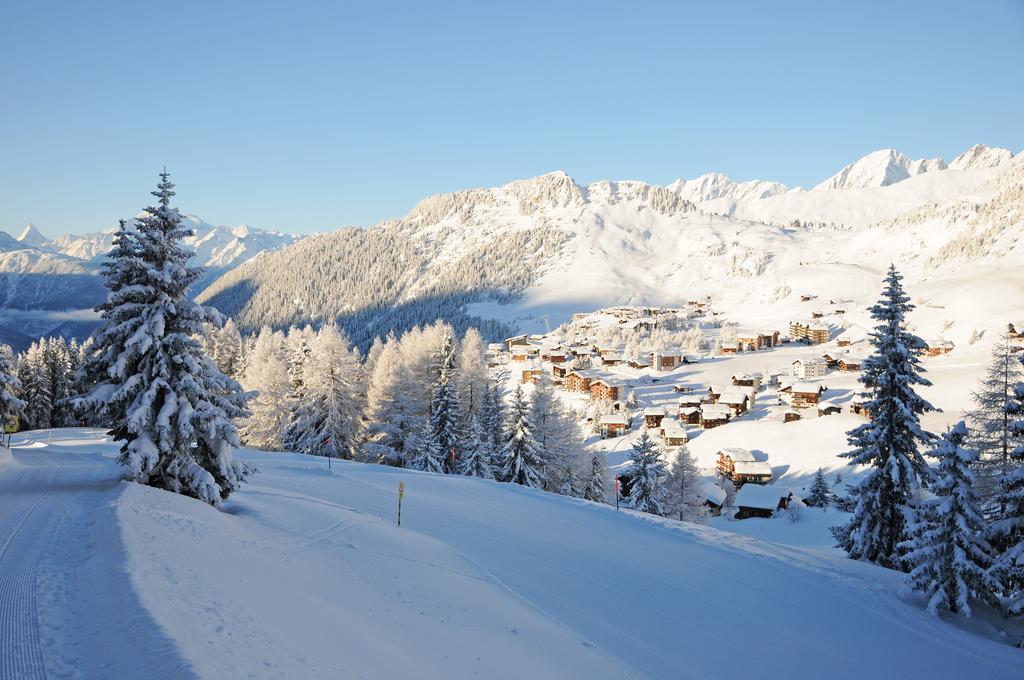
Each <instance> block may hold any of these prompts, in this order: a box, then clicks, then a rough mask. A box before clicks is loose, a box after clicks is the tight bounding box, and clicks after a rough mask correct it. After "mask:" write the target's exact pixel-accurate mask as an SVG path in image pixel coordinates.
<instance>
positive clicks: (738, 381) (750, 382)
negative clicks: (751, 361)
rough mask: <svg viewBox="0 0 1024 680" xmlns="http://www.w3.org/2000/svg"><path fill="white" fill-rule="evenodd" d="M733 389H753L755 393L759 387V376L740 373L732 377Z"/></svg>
mask: <svg viewBox="0 0 1024 680" xmlns="http://www.w3.org/2000/svg"><path fill="white" fill-rule="evenodd" d="M732 384H733V386H734V387H753V388H754V391H755V392H756V391H757V390H758V389H760V387H761V376H760V375H758V374H756V373H740V374H739V375H734V376H732Z"/></svg>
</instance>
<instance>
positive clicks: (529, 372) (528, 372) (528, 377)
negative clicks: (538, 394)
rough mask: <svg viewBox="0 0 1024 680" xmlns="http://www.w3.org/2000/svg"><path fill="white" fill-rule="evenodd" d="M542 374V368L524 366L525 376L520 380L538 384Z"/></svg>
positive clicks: (524, 382)
mask: <svg viewBox="0 0 1024 680" xmlns="http://www.w3.org/2000/svg"><path fill="white" fill-rule="evenodd" d="M540 374H541V369H539V368H524V369H523V377H522V380H521V381H520V382H522V383H523V384H524V385H525V384H526V383H533V384H534V385H536V384H537V380H538V379H539V378H540Z"/></svg>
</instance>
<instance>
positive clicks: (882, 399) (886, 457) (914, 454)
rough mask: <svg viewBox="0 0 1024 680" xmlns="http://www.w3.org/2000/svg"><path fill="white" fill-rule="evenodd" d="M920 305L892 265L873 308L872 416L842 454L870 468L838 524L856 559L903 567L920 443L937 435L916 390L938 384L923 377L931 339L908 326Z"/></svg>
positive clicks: (921, 465) (921, 467) (866, 378)
mask: <svg viewBox="0 0 1024 680" xmlns="http://www.w3.org/2000/svg"><path fill="white" fill-rule="evenodd" d="M913 309H914V306H913V305H912V304H911V303H910V298H909V297H908V296H907V295H906V294H905V293H904V292H903V284H902V276H900V274H899V272H897V271H896V268H895V267H894V266H891V267H890V268H889V272H888V274H887V275H886V277H885V289H884V291H883V293H882V297H881V299H880V300H879V301H878V302H877V303H876V304H875V305H874V306H872V307H871V309H870V312H871V316H872V318H873V319H875V321H877V322H878V325H877V326H875V328H874V330H873V331H872V333H871V336H870V337H871V342H872V345H873V346H874V348H875V352H874V354H872V355H871V356H870V357H868V358H867V359H865V360H864V362H863V364H862V367H863V373H862V375H861V376H860V381H861V382H862V383H863V384H864V385H865V386H866V387H867V388H868V389H869V390H870V391H871V397H872V398H871V400H870V401H869V402H867V404H866V405H865V407H866V408H867V411H868V413H870V414H871V421H870V422H869V423H865V424H863V425H860V426H858V427H856V428H854V429H853V430H851V431H850V432H849V433H847V438H848V441H849V443H850V445H851V446H853V447H854V448H853V450H852V451H850V452H848V453H844V454H841V455H842V456H843V457H846V458H849V459H850V462H851V464H855V465H866V466H870V470H869V471H868V473H867V474H866V475H865V476H864V478H863V479H862V480H861V482H860V484H859V485H858V486H857V493H856V501H857V503H856V507H855V508H854V511H853V517H852V518H851V519H850V521H849V522H848V523H847V524H846V525H844V526H840V527H836V528H834V529H833V533H834V534H835V537H836V539H837V542H838V545H839V547H841V548H843V549H844V550H845V551H846V552H847V553H848V554H849V555H850V557H852V558H853V559H858V560H860V559H863V560H867V561H869V562H875V563H877V564H879V565H881V566H883V567H889V568H892V569H899V568H901V567H903V564H904V563H903V560H902V559H901V558H902V551H901V549H900V547H899V546H900V545H901V544H902V543H903V542H904V541H905V540H906V539H907V538H908V535H907V516H908V514H909V513H910V501H911V500H912V498H913V497H914V495H915V494H916V492H917V490H918V489H919V488H920V486H921V484H922V480H924V479H925V478H926V475H927V464H926V463H925V461H924V458H923V457H922V456H921V453H920V451H919V449H918V444H919V443H928V442H930V441H931V436H930V435H929V434H928V433H926V432H925V431H924V430H923V429H921V425H920V422H919V416H920V414H921V413H924V412H926V411H932V410H934V409H933V407H932V406H931V404H929V403H928V402H927V401H925V400H924V399H922V398H921V397H920V396H919V395H918V394H917V393H916V392H915V391H914V387H915V386H917V385H930V384H931V383H930V382H928V380H926V379H925V378H924V377H922V375H921V364H920V360H919V359H918V354H919V352H920V351H921V350H922V349H923V348H924V347H925V343H924V341H922V340H921V339H920V338H919V337H917V336H916V335H913V334H911V333H910V332H909V331H907V330H906V329H905V327H904V322H905V319H906V315H907V313H908V312H910V311H911V310H913Z"/></svg>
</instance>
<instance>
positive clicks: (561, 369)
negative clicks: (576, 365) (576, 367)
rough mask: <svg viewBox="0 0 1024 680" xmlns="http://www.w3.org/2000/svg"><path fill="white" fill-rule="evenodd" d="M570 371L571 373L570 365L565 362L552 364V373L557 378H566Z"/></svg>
mask: <svg viewBox="0 0 1024 680" xmlns="http://www.w3.org/2000/svg"><path fill="white" fill-rule="evenodd" d="M568 373H569V367H568V366H566V365H565V364H562V363H559V364H552V365H551V375H553V376H554V377H556V378H563V379H564V378H565V376H566V375H568Z"/></svg>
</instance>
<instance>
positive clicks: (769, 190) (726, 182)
mask: <svg viewBox="0 0 1024 680" xmlns="http://www.w3.org/2000/svg"><path fill="white" fill-rule="evenodd" d="M665 188H666V189H668V190H669V191H671V192H673V193H676V194H678V195H679V196H680V197H681V198H684V199H686V200H688V201H691V202H693V203H699V202H701V201H713V200H715V199H718V198H727V199H732V200H736V201H742V200H748V199H759V198H770V197H771V196H777V195H779V194H784V193H786V192H787V191H789V187H787V186H786V185H785V184H780V183H779V182H769V181H766V180H760V179H755V180H750V181H748V182H736V181H734V180H732V179H731V178H729V177H728V176H726V175H723V174H722V173H720V172H707V173H704V174H703V175H701V176H700V177H696V178H694V179H677V180H676V181H674V182H672V183H671V184H669V185H668V186H666V187H665Z"/></svg>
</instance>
